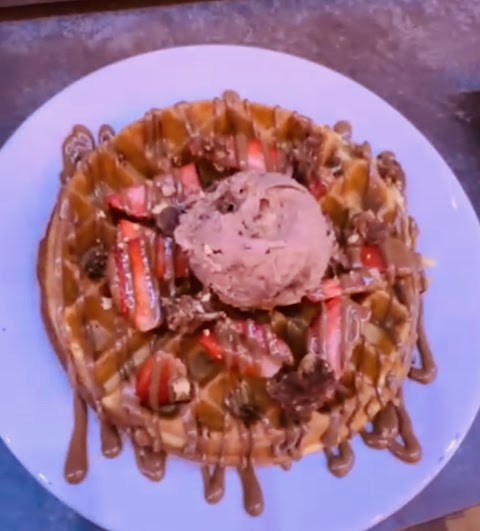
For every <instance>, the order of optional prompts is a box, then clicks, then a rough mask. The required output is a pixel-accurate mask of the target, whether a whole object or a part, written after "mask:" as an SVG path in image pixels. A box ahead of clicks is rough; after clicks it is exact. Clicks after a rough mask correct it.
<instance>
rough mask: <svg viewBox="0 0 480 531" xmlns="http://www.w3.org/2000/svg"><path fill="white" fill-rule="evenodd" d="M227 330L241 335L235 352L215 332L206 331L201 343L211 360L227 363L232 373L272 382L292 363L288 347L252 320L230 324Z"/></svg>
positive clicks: (201, 336) (231, 322)
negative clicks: (278, 373) (266, 379)
mask: <svg viewBox="0 0 480 531" xmlns="http://www.w3.org/2000/svg"><path fill="white" fill-rule="evenodd" d="M222 326H225V323H224V324H223V325H222ZM227 326H230V327H231V330H232V332H233V333H234V334H237V335H238V338H237V340H236V343H237V350H235V351H233V350H232V347H231V345H230V344H225V345H224V344H222V342H221V341H220V340H219V338H218V335H217V334H216V333H215V332H214V331H212V330H204V331H203V333H202V334H200V338H199V341H200V344H201V345H202V346H203V348H204V349H205V351H206V352H207V354H209V355H210V357H211V358H212V359H214V360H216V361H223V362H227V361H228V367H229V368H230V369H232V370H235V371H239V372H241V373H242V374H244V375H246V376H259V377H261V378H271V377H272V376H273V375H275V374H276V373H277V372H278V371H279V370H280V369H281V367H282V366H283V365H284V364H291V363H292V362H293V356H292V353H291V351H290V349H289V347H288V345H287V344H286V343H285V342H284V341H282V340H281V339H280V338H279V337H277V336H276V335H275V334H274V333H273V332H272V330H271V329H270V328H269V327H267V326H266V325H261V324H258V323H255V322H254V321H253V320H251V319H249V320H246V321H240V320H237V321H229V322H228V325H227Z"/></svg>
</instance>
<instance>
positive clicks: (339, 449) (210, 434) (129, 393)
mask: <svg viewBox="0 0 480 531" xmlns="http://www.w3.org/2000/svg"><path fill="white" fill-rule="evenodd" d="M351 135H352V132H351V128H350V126H349V124H348V123H347V122H339V123H337V124H336V125H335V126H334V127H333V128H330V127H326V126H319V125H316V124H314V123H313V122H312V121H311V120H310V119H308V118H306V117H303V116H301V115H299V114H297V113H294V112H291V111H288V110H285V109H282V108H279V107H272V106H268V105H263V104H258V103H251V102H247V101H244V100H241V99H240V98H239V96H238V95H237V94H236V93H234V92H231V91H227V92H226V93H225V94H224V95H223V96H222V97H221V98H216V99H214V100H210V101H195V102H190V103H184V102H181V103H178V104H176V105H174V106H172V107H169V108H166V109H162V110H157V109H155V110H152V111H150V112H148V113H147V114H146V115H145V116H144V118H142V119H141V120H139V121H137V122H135V123H133V124H131V125H129V126H127V127H125V128H124V129H122V130H121V131H120V132H119V133H118V134H114V132H113V131H112V130H111V129H110V128H109V127H108V126H103V127H102V128H101V129H100V131H99V134H98V138H97V139H95V138H94V136H93V134H92V133H91V132H90V131H89V130H88V129H86V128H85V127H83V126H75V128H74V129H73V131H72V133H71V135H70V136H69V137H68V138H67V139H66V140H65V142H64V145H63V151H62V152H63V156H64V160H63V162H64V167H63V171H62V174H61V181H62V183H61V188H60V191H59V194H58V198H57V201H56V204H55V207H54V210H53V212H52V216H51V219H50V222H49V225H48V228H47V231H46V234H45V237H44V239H43V240H42V242H41V245H40V251H39V260H38V276H39V282H40V287H41V296H42V313H43V317H44V321H45V325H46V328H47V330H48V333H49V336H50V339H51V342H52V344H53V346H54V347H55V350H56V352H57V354H58V357H59V359H60V360H61V362H62V364H63V365H64V367H65V369H66V371H67V373H68V376H69V379H70V382H71V384H72V386H73V388H74V393H75V411H76V429H75V430H74V437H73V438H72V441H71V445H70V450H69V454H68V458H67V464H66V475H67V479H69V481H71V482H77V481H80V480H81V479H83V477H84V475H85V473H86V462H87V460H86V456H85V452H86V449H85V448H84V446H85V445H84V443H82V438H83V439H84V438H85V433H82V431H83V432H84V431H85V430H84V429H83V430H82V426H83V428H84V427H85V426H84V425H85V415H86V412H85V407H84V404H85V403H87V404H88V406H89V407H90V408H92V409H93V410H94V411H95V412H96V414H97V416H98V418H99V420H100V422H101V426H102V446H103V449H104V453H105V454H106V455H108V456H112V455H116V454H117V453H118V452H119V450H120V447H121V437H120V436H119V434H120V435H123V436H126V437H129V438H130V439H131V441H132V443H133V446H134V449H135V455H136V459H137V463H138V465H139V468H140V470H141V471H142V472H143V473H145V474H146V475H147V476H148V477H150V478H151V479H157V480H158V479H160V478H161V477H162V476H163V473H164V464H165V457H166V455H167V454H177V455H180V456H182V457H185V458H188V459H192V460H194V461H198V462H200V463H201V464H202V471H203V476H204V481H205V495H206V498H207V501H209V502H215V501H218V499H220V498H221V496H222V493H223V471H224V468H225V467H227V466H233V467H237V469H238V471H239V474H240V477H241V479H242V484H243V486H244V490H245V500H246V502H245V503H246V509H247V511H248V512H250V513H251V514H258V513H260V512H261V509H262V506H263V500H262V498H261V491H260V488H259V486H258V483H257V482H256V479H255V475H254V465H281V466H283V467H285V468H288V467H289V466H290V464H291V462H292V460H297V459H300V458H301V457H302V456H304V455H306V454H309V453H312V452H316V451H320V450H324V451H325V453H326V456H327V463H328V467H329V469H330V470H331V472H332V473H334V474H336V475H338V476H342V475H344V474H345V473H346V472H348V470H349V469H350V468H351V466H352V464H353V452H352V449H351V447H350V445H349V440H350V439H351V438H352V437H353V436H354V435H355V434H358V433H361V434H362V437H363V438H364V441H365V442H366V443H367V444H369V445H370V446H373V447H377V448H389V449H390V450H391V451H392V452H393V453H394V454H395V455H397V456H398V457H400V458H402V459H404V460H407V461H412V462H414V461H417V460H418V459H419V458H420V446H419V444H418V442H417V441H416V439H415V436H414V435H413V431H412V430H411V429H409V426H410V424H409V419H408V415H407V413H406V411H405V408H404V406H403V401H402V394H401V388H402V384H403V381H404V380H405V379H406V378H407V377H408V376H409V375H410V376H412V377H413V378H414V379H416V380H418V381H422V382H424V383H425V382H428V381H430V380H431V379H432V378H433V377H434V374H435V368H434V364H433V361H432V357H431V353H430V351H429V349H428V344H427V342H426V340H425V337H424V335H425V334H424V330H423V324H422V315H421V314H422V311H421V310H422V303H421V298H422V293H423V292H424V291H425V289H426V284H427V283H426V279H425V274H424V271H423V267H422V261H421V257H420V255H419V254H418V253H417V252H416V251H415V242H416V237H417V233H418V231H417V228H416V225H415V223H414V221H413V220H412V218H410V217H409V216H408V214H407V211H406V202H405V176H404V174H403V171H402V169H401V166H400V165H399V164H398V162H397V161H396V159H395V157H394V155H393V154H392V153H390V152H384V153H381V154H380V155H378V156H374V155H373V154H372V153H371V150H370V147H369V145H368V144H367V143H364V144H356V143H354V142H353V141H352V137H351ZM192 165H194V166H192ZM192 167H193V168H194V169H195V173H196V175H197V176H199V183H200V186H201V188H202V189H208V187H211V186H212V184H213V185H214V183H215V180H218V179H221V178H223V177H225V175H228V174H231V173H232V172H233V171H239V170H246V169H250V170H252V169H253V170H258V171H259V172H260V173H261V172H262V171H263V172H265V171H276V172H281V173H286V174H289V175H292V178H294V179H296V180H298V181H299V182H301V184H303V185H304V186H305V187H307V188H308V189H309V190H310V192H311V193H312V194H313V195H314V196H315V197H316V198H317V199H318V204H319V206H320V208H321V209H322V211H323V213H324V214H325V215H326V216H327V217H328V219H329V221H330V223H331V226H332V230H333V233H334V235H335V246H334V252H333V255H332V258H331V260H330V264H329V267H328V270H327V274H326V276H325V279H324V281H323V283H322V285H321V286H319V288H318V290H316V291H315V292H312V293H310V294H309V295H308V296H307V297H306V298H305V299H304V300H303V301H302V302H301V303H299V304H296V305H293V306H291V307H286V308H274V309H272V310H270V311H268V312H267V311H262V312H250V314H248V315H245V314H244V313H242V315H241V317H240V320H244V321H245V322H248V323H250V326H251V327H253V329H254V330H256V331H257V332H258V330H261V331H262V334H266V333H267V332H266V331H267V330H268V334H270V335H271V334H273V335H274V337H278V338H280V339H281V341H282V344H285V345H288V347H289V348H290V349H291V351H292V352H293V355H294V358H295V360H294V362H293V366H291V367H290V368H288V369H287V370H283V369H282V371H281V372H280V374H281V376H282V377H280V376H278V375H276V376H273V377H271V378H265V377H262V374H261V372H258V371H257V372H255V371H253V373H251V374H250V373H249V374H248V375H247V374H246V373H245V374H244V373H242V371H241V370H229V368H228V367H227V364H226V363H222V361H221V360H220V361H218V360H212V359H211V358H209V357H208V356H206V355H205V350H206V347H205V344H204V342H202V341H201V340H200V339H199V337H200V336H199V334H201V333H202V331H203V333H205V334H207V335H208V333H209V332H205V329H206V328H205V327H209V326H211V323H210V322H209V323H207V324H205V325H204V326H200V328H199V330H196V331H195V332H190V331H188V332H187V333H179V332H178V329H175V327H173V328H174V330H171V329H170V330H169V324H170V322H167V321H165V319H163V321H162V316H161V315H160V313H158V314H157V315H153V316H152V314H149V316H150V318H151V319H153V322H150V321H149V322H147V323H146V322H145V319H143V320H142V319H141V316H140V317H139V314H138V311H137V310H138V308H137V306H136V305H135V304H133V306H132V305H130V306H129V305H128V298H127V299H126V301H127V302H126V303H125V307H123V308H119V305H118V303H117V302H116V297H115V293H112V291H113V290H114V288H113V287H112V286H113V285H114V284H112V281H111V276H109V275H108V269H109V267H113V268H115V263H114V258H112V256H114V255H115V252H116V250H118V246H119V243H118V242H119V239H118V238H119V236H118V234H119V231H120V232H121V230H122V229H121V228H119V227H121V226H122V225H119V223H120V224H121V223H122V219H120V221H119V217H120V218H122V217H124V218H127V219H130V218H132V216H133V217H134V218H135V220H134V221H136V222H137V221H138V217H139V216H140V217H141V216H143V214H144V210H145V211H146V210H149V209H150V210H151V211H152V212H154V213H155V214H157V213H158V212H155V209H156V208H157V207H158V205H157V203H158V201H159V197H160V196H162V194H161V192H159V191H158V190H159V188H158V186H160V190H162V186H164V185H165V183H166V184H168V185H169V186H173V189H174V190H175V198H176V200H177V199H179V198H180V199H181V200H185V201H188V197H187V195H188V191H189V186H190V187H191V186H192V182H191V180H190V181H189V180H188V175H189V173H188V168H190V169H191V168H192ZM158 183H160V185H158ZM142 187H143V188H142ZM126 190H127V191H129V190H137V191H139V190H140V191H142V190H143V191H142V193H143V192H144V191H145V190H146V192H145V193H146V194H147V195H146V196H145V194H144V195H143V196H142V198H141V200H140V203H139V201H138V200H137V201H135V200H134V199H135V198H134V197H133V196H130V195H128V194H127V195H125V194H126V192H125V191H126ZM122 194H123V195H122ZM159 194H160V195H159ZM164 195H165V194H164ZM167 195H168V194H167ZM162 197H163V196H162ZM137 199H138V197H137ZM112 207H113V208H112ZM117 207H119V208H117ZM138 209H140V210H138ZM119 210H120V215H119ZM157 210H159V209H158V208H157ZM130 221H131V219H130ZM127 222H128V221H127ZM140 225H141V226H142V227H143V225H142V223H140ZM147 225H148V223H146V228H145V229H143V228H142V229H141V230H142V231H143V230H144V231H145V232H144V233H143V232H142V234H145V239H144V240H142V241H145V242H147V243H145V245H146V247H145V252H146V256H147V258H146V259H147V261H148V260H150V263H151V262H152V260H154V259H153V258H152V256H153V255H152V253H153V254H154V251H152V249H155V244H152V243H151V241H153V240H151V238H153V239H155V238H156V236H154V235H153V236H152V234H154V232H155V229H153V228H152V227H151V226H147ZM125 226H127V225H125ZM135 226H137V225H135ZM167 239H168V238H167ZM122 241H123V240H122ZM125 241H127V245H128V242H129V240H128V239H127V240H125ZM169 242H170V244H172V245H173V247H170V248H169V249H170V251H172V249H173V251H172V252H173V253H175V252H176V250H175V242H174V241H172V240H171V239H170V240H169ZM122 245H123V244H122ZM152 245H153V247H152ZM162 245H165V242H163V244H162ZM312 245H315V242H312ZM166 250H167V248H166V247H163V251H164V252H166ZM175 256H176V255H175ZM112 260H113V262H112ZM172 260H173V258H172ZM112 263H113V266H112ZM172 264H173V262H172V263H171V264H170V275H169V274H168V267H167V269H166V270H165V271H164V272H163V273H162V275H161V277H159V278H157V279H151V281H152V283H153V284H152V286H154V287H155V293H159V294H160V295H161V297H162V301H163V300H164V301H165V304H166V305H167V306H165V307H166V308H168V304H169V300H172V299H175V298H178V297H181V296H183V295H187V296H188V294H191V293H193V292H195V293H200V295H201V296H203V295H202V293H203V292H202V286H198V281H197V280H196V279H195V278H193V277H192V275H191V274H190V273H189V272H188V271H187V272H186V273H185V274H184V275H180V278H175V274H173V276H172V271H174V269H172V267H173V268H174V267H176V266H175V265H173V266H172ZM167 266H168V263H167ZM174 273H175V272H174ZM117 280H118V279H117ZM134 287H135V286H134ZM115 289H117V288H115ZM152 289H153V287H152ZM207 296H208V297H210V296H209V295H207ZM117 299H118V294H117ZM199 300H201V299H199ZM332 301H335V304H337V305H336V306H335V304H334V302H332ZM134 303H135V301H134ZM214 306H215V307H214V308H213V309H211V313H213V314H214V317H212V318H211V319H212V320H213V321H215V315H218V316H219V315H228V322H230V323H237V322H238V316H235V317H232V316H233V315H234V314H235V311H234V310H232V309H231V308H227V307H224V305H221V304H219V302H218V301H215V300H214ZM132 308H133V310H132ZM159 311H160V310H159ZM162 311H163V310H162ZM335 312H337V313H335ZM347 314H348V315H350V316H354V317H355V318H354V317H351V319H353V320H352V323H353V324H354V327H353V328H354V329H353V330H350V331H344V336H342V337H343V339H342V341H343V343H342V344H341V345H340V348H341V349H343V350H342V356H343V358H344V363H343V366H342V368H341V371H340V372H339V374H337V375H336V377H335V378H334V383H333V385H330V386H327V384H326V383H325V382H323V384H322V385H324V387H325V393H323V394H322V398H321V400H312V399H311V397H310V396H309V393H310V391H311V389H310V388H309V387H308V385H307V386H306V387H305V386H304V387H303V388H301V389H300V388H299V387H298V386H296V384H295V381H296V380H295V377H293V376H292V377H290V376H289V372H290V374H291V373H298V372H299V371H300V372H301V371H304V373H305V374H306V375H307V376H308V374H309V371H311V370H316V369H311V367H310V368H309V365H310V366H315V364H317V363H319V361H318V360H319V359H322V352H321V351H322V347H321V345H320V343H321V342H322V341H325V337H323V338H322V337H321V334H323V336H325V326H327V327H328V326H329V325H328V323H329V322H330V321H329V319H333V318H334V317H332V316H335V315H336V316H337V317H338V319H340V318H341V319H343V320H342V321H339V322H338V323H337V324H338V326H346V325H345V322H346V321H345V319H346V317H345V316H346V315H347ZM339 316H340V317H339ZM219 319H220V318H219ZM220 320H221V319H220ZM255 327H256V328H255ZM207 329H208V330H210V328H207ZM142 330H143V331H142ZM242 330H244V331H245V328H244V329H242ZM239 333H240V332H239ZM242 337H243V336H242ZM262 337H263V336H262ZM269 337H270V336H269ZM328 337H329V336H328V330H327V341H328ZM345 337H347V338H348V339H347V340H345ZM419 337H420V339H421V346H422V349H421V365H420V367H418V366H417V367H413V368H412V363H413V353H414V350H415V345H416V343H417V341H418V339H419ZM207 350H208V349H207ZM152 359H153V360H155V361H149V360H152ZM149 363H150V365H151V366H150V369H149V370H150V379H152V378H153V379H155V376H154V375H155V374H156V375H157V376H156V378H157V383H156V384H152V383H151V382H150V383H149V387H148V386H147V387H148V389H149V394H148V396H147V398H146V399H144V400H141V399H140V398H139V396H138V390H139V385H141V384H140V383H139V382H140V380H141V379H142V378H144V376H143V375H142V374H143V373H145V372H146V369H145V366H146V365H148V364H149ZM321 363H323V364H324V365H325V362H324V360H323V361H322V362H321ZM152 364H153V365H152ZM155 364H158V365H159V366H160V365H161V364H163V365H162V367H166V366H168V367H169V369H168V370H169V371H170V372H171V371H173V372H174V373H175V375H176V376H177V378H176V379H175V382H174V383H175V385H176V387H175V386H174V385H173V384H172V385H170V384H171V382H169V387H168V392H167V391H166V392H167V395H168V399H167V400H166V401H165V402H166V403H159V400H158V396H157V394H158V386H159V385H161V384H159V383H158V379H159V378H161V377H162V376H161V370H165V369H155V367H156V366H157V365H155ZM165 364H166V365H165ZM312 364H313V365H312ZM327 365H328V364H327ZM237 369H238V367H237ZM322 370H323V371H324V373H325V374H329V375H330V376H331V372H332V371H331V367H330V368H329V367H323V369H322ZM142 371H143V373H142ZM155 371H157V372H155ZM159 371H160V376H159ZM329 371H330V372H329ZM169 374H170V373H169ZM305 374H304V375H305ZM282 378H283V379H282ZM289 378H290V380H289ZM312 378H313V377H312ZM331 380H332V379H331V378H330V380H329V381H330V383H331ZM306 381H307V382H308V381H309V380H308V377H307V379H306ZM152 385H153V387H155V386H156V387H155V390H154V391H153V392H152ZM315 385H316V383H315V381H314V380H313V379H312V386H315ZM326 387H328V392H327V389H326ZM292 389H297V391H298V396H297V395H295V393H294V392H293V391H292ZM292 393H293V394H292ZM167 395H165V396H167ZM285 397H286V398H285ZM289 397H290V398H291V400H290V401H289ZM144 398H145V397H144ZM369 423H372V426H373V428H372V429H371V430H370V431H368V430H367V429H366V426H367V425H369ZM397 435H400V437H401V439H403V441H401V442H398V437H397Z"/></svg>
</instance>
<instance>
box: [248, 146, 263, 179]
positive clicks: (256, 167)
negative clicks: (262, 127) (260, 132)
mask: <svg viewBox="0 0 480 531" xmlns="http://www.w3.org/2000/svg"><path fill="white" fill-rule="evenodd" d="M247 167H248V169H249V170H251V171H258V172H259V173H263V172H265V171H267V164H266V160H265V155H264V153H263V146H262V143H261V142H260V141H259V140H257V139H253V140H250V141H249V142H248V144H247Z"/></svg>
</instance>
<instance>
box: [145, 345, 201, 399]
mask: <svg viewBox="0 0 480 531" xmlns="http://www.w3.org/2000/svg"><path fill="white" fill-rule="evenodd" d="M135 392H136V394H137V396H138V397H139V399H140V401H141V402H142V403H143V404H144V405H149V406H151V407H154V408H155V407H158V406H162V405H165V404H169V403H175V402H184V401H186V400H189V399H190V396H191V384H190V382H189V381H188V379H187V370H186V367H185V365H184V364H183V363H182V361H181V360H179V359H177V358H175V357H174V356H173V355H172V354H170V353H169V352H164V351H161V352H157V353H155V354H153V355H151V356H149V357H148V358H147V359H146V360H145V362H144V363H143V365H141V366H140V369H139V370H138V372H137V378H136V386H135Z"/></svg>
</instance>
